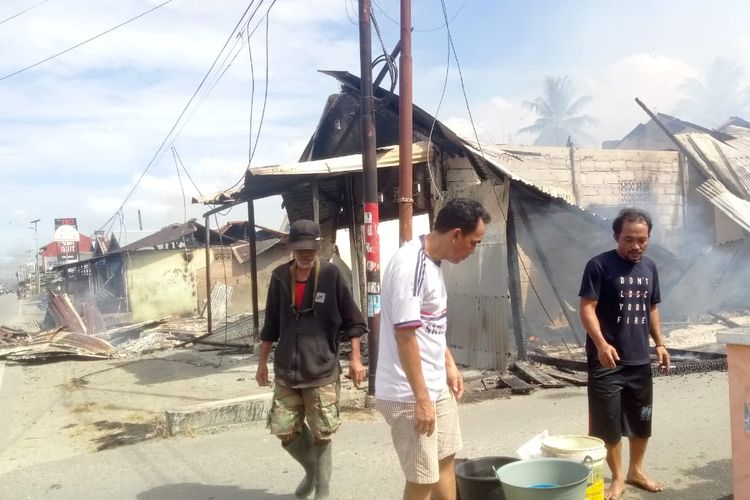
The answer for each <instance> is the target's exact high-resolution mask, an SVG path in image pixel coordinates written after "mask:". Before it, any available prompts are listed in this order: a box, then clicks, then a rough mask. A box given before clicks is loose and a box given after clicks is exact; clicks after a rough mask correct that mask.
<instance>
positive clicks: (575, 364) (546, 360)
mask: <svg viewBox="0 0 750 500" xmlns="http://www.w3.org/2000/svg"><path fill="white" fill-rule="evenodd" d="M529 359H530V360H531V361H536V362H537V363H542V364H545V365H552V366H556V367H557V368H567V369H568V370H576V371H579V372H587V371H588V365H587V364H586V362H585V361H577V360H574V359H563V358H553V357H551V356H543V355H541V354H533V353H529Z"/></svg>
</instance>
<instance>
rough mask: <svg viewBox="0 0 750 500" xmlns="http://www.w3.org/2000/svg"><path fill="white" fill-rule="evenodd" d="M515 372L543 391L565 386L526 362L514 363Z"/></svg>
mask: <svg viewBox="0 0 750 500" xmlns="http://www.w3.org/2000/svg"><path fill="white" fill-rule="evenodd" d="M513 366H514V367H515V369H516V370H518V371H519V372H520V373H521V374H523V376H524V378H526V379H528V380H531V381H532V382H535V383H537V384H539V385H541V386H542V387H544V388H545V389H559V388H560V387H565V386H566V385H567V384H565V383H564V382H560V381H559V380H556V379H554V378H552V377H550V376H549V375H547V374H546V373H545V372H543V371H542V370H540V369H539V368H537V367H536V366H534V365H532V364H531V363H529V362H527V361H516V362H515V363H514V365H513Z"/></svg>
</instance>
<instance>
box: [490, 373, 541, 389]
mask: <svg viewBox="0 0 750 500" xmlns="http://www.w3.org/2000/svg"><path fill="white" fill-rule="evenodd" d="M499 379H500V381H499V382H498V385H499V384H500V383H502V384H503V386H505V387H510V392H511V393H512V394H528V393H530V392H531V391H533V390H534V386H533V385H531V384H527V383H526V382H524V381H523V380H521V379H520V378H518V377H516V376H515V375H513V374H511V373H504V374H502V375H500V377H499Z"/></svg>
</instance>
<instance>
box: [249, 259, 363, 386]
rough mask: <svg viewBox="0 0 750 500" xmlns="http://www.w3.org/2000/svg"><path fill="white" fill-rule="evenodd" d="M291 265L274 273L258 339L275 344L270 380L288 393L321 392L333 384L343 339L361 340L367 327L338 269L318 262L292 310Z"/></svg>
mask: <svg viewBox="0 0 750 500" xmlns="http://www.w3.org/2000/svg"><path fill="white" fill-rule="evenodd" d="M293 264H294V261H291V262H288V263H286V264H282V265H281V266H279V267H277V268H276V269H274V270H273V273H272V274H271V283H270V285H269V287H268V298H267V300H266V316H265V322H264V324H263V329H262V330H261V332H260V339H261V340H263V341H270V342H277V345H276V351H275V353H274V361H273V368H274V375H275V377H276V378H277V379H278V380H279V381H280V382H281V383H282V384H283V385H286V386H288V387H295V388H303V387H320V386H323V385H327V384H330V383H332V382H333V381H335V380H336V379H337V378H338V376H339V374H340V372H341V368H340V365H339V342H340V339H341V335H342V334H343V335H346V336H347V338H351V337H361V336H362V335H363V334H365V333H367V324H366V323H365V320H364V318H363V316H362V313H361V312H360V311H359V309H358V308H357V304H356V303H355V302H354V299H353V298H352V294H351V292H350V291H349V288H348V287H347V285H346V282H345V281H344V277H343V275H342V274H341V272H340V271H339V269H338V268H337V267H336V266H335V265H334V264H331V263H330V262H325V261H323V260H321V259H318V264H317V265H316V266H317V276H316V269H315V268H313V271H312V272H311V274H310V277H309V278H308V280H307V283H306V285H305V292H304V295H303V298H302V305H301V307H300V308H299V309H298V308H297V307H295V306H294V300H293V297H294V291H295V290H294V287H293V285H292V283H293V282H294V281H293V280H294V276H293V274H292V272H293V269H294V267H293Z"/></svg>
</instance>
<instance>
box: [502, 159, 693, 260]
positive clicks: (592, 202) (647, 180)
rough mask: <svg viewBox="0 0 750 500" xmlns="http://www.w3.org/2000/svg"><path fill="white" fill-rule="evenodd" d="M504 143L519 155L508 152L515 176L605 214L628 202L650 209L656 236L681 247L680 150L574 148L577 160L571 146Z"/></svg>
mask: <svg viewBox="0 0 750 500" xmlns="http://www.w3.org/2000/svg"><path fill="white" fill-rule="evenodd" d="M498 148H502V149H504V150H505V151H508V152H510V153H512V154H513V155H515V156H516V157H517V158H518V159H513V158H508V157H507V156H504V157H503V163H505V164H506V165H507V166H508V167H509V168H510V169H511V170H512V171H513V173H514V174H515V175H517V176H519V177H521V178H522V179H524V180H526V181H528V182H529V183H531V184H533V185H535V186H538V187H541V188H543V189H544V188H547V189H546V190H549V191H557V192H562V193H563V194H564V195H565V198H566V199H567V200H568V201H570V202H571V203H576V204H577V205H578V206H580V207H581V208H585V209H587V210H590V211H593V212H595V213H597V214H600V215H602V216H603V217H607V218H610V217H613V216H614V215H615V214H616V213H617V211H619V210H620V209H621V208H623V207H625V206H638V207H641V208H645V209H646V210H648V211H649V212H650V213H651V215H652V217H653V219H654V232H653V234H652V239H653V241H655V242H657V243H659V244H661V245H663V246H665V247H666V248H668V249H670V250H673V251H675V250H677V249H679V246H680V243H681V239H682V231H683V224H684V221H683V215H682V214H683V201H682V194H681V188H680V175H679V155H678V153H677V152H674V151H632V150H601V149H573V154H572V162H571V150H570V149H569V148H554V147H540V146H499V147H498ZM571 163H572V165H573V168H572V169H571ZM573 179H575V181H576V182H575V189H574V184H573Z"/></svg>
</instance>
